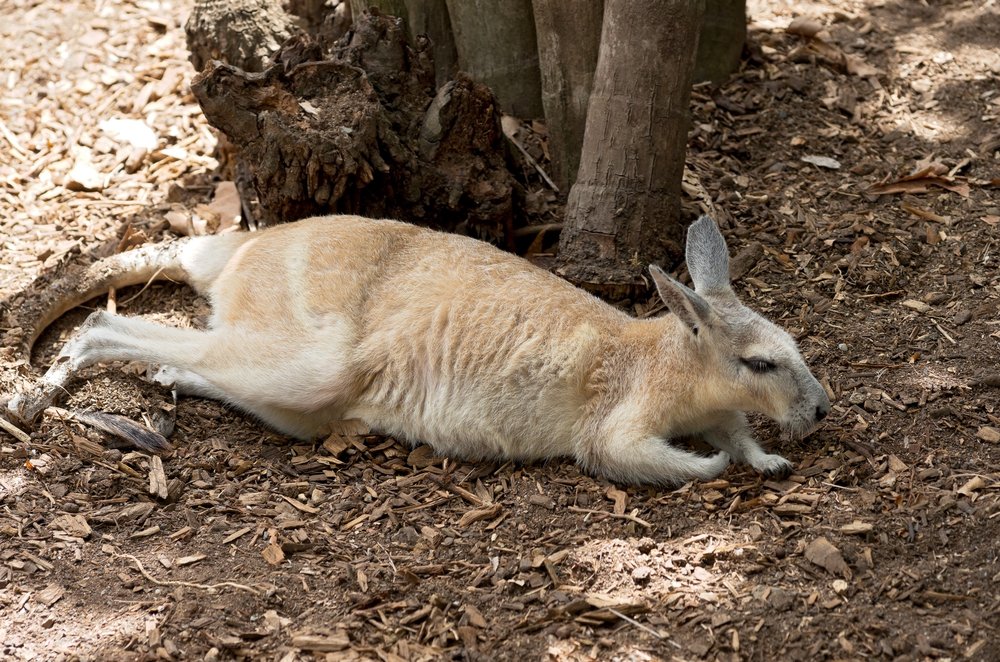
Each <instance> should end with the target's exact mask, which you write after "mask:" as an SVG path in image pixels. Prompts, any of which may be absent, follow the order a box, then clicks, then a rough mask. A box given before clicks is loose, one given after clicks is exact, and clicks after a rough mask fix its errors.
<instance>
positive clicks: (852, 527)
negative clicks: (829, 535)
mask: <svg viewBox="0 0 1000 662" xmlns="http://www.w3.org/2000/svg"><path fill="white" fill-rule="evenodd" d="M874 528H875V527H874V526H873V525H872V524H870V523H868V522H861V521H858V520H854V521H853V522H851V523H850V524H845V525H844V526H842V527H840V532H841V533H846V534H847V535H851V536H862V535H864V534H866V533H870V532H871V531H872V529H874Z"/></svg>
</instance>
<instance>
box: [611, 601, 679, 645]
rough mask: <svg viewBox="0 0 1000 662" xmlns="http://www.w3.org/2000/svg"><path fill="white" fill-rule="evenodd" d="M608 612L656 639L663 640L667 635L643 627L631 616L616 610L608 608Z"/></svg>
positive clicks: (645, 626) (646, 626)
mask: <svg viewBox="0 0 1000 662" xmlns="http://www.w3.org/2000/svg"><path fill="white" fill-rule="evenodd" d="M608 611H610V612H611V613H612V614H614V615H615V616H617V617H618V618H620V619H622V620H623V621H625V622H626V623H631V624H632V625H634V626H636V627H637V628H639V629H640V630H645V631H646V632H648V633H650V634H651V635H653V636H654V637H656V638H657V639H663V638H664V637H666V636H667V635H665V634H663V633H662V632H660V631H659V630H654V629H653V628H651V627H649V626H648V625H644V624H643V623H640V622H639V621H637V620H635V619H634V618H632V617H631V616H626V615H625V614H623V613H621V612H620V611H618V610H617V609H612V608H611V607H608Z"/></svg>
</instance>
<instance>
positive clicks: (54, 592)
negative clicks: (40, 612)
mask: <svg viewBox="0 0 1000 662" xmlns="http://www.w3.org/2000/svg"><path fill="white" fill-rule="evenodd" d="M65 593H66V589H64V588H63V587H62V586H59V585H58V584H49V585H48V586H46V587H45V588H43V589H42V590H41V591H39V592H38V593H37V594H35V600H36V601H38V602H40V603H42V604H43V605H45V606H46V607H51V606H52V605H54V604H55V603H57V602H59V601H60V600H61V599H62V597H63V595H64V594H65Z"/></svg>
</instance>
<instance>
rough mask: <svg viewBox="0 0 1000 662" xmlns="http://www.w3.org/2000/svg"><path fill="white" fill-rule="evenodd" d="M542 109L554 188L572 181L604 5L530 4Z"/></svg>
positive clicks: (557, 0) (590, 0)
mask: <svg viewBox="0 0 1000 662" xmlns="http://www.w3.org/2000/svg"><path fill="white" fill-rule="evenodd" d="M532 8H533V9H534V14H535V30H536V32H537V34H538V60H539V64H540V68H541V76H542V106H543V107H544V108H545V124H546V127H547V128H548V134H549V135H548V141H549V150H550V153H551V156H552V166H553V167H552V170H553V173H552V174H553V175H554V177H555V180H556V183H557V184H558V185H559V188H560V189H562V190H568V188H569V187H570V186H572V184H573V182H574V181H576V173H577V170H578V169H579V167H580V150H581V149H582V148H583V129H584V126H585V125H586V122H587V105H588V103H589V102H590V92H591V89H592V86H593V80H594V69H595V68H596V67H597V53H598V50H599V49H600V45H601V23H602V21H603V18H604V2H603V0H534V2H533V3H532Z"/></svg>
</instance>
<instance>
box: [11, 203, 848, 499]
mask: <svg viewBox="0 0 1000 662" xmlns="http://www.w3.org/2000/svg"><path fill="white" fill-rule="evenodd" d="M687 264H688V270H689V271H690V274H691V279H692V280H693V281H694V286H695V289H694V290H693V291H692V290H691V289H689V288H687V287H685V286H684V285H682V284H681V283H679V282H677V281H676V280H674V279H672V278H670V277H669V276H668V275H667V274H665V273H664V272H663V271H661V270H660V269H659V268H657V267H656V266H650V273H651V274H652V277H653V281H654V283H655V284H656V288H657V290H658V291H659V294H660V296H661V297H662V299H663V301H664V302H665V303H666V305H667V306H668V308H669V309H670V311H671V312H672V313H673V314H668V315H664V316H662V317H659V318H655V319H634V318H632V317H630V316H628V315H627V314H625V313H623V312H621V311H619V310H617V309H615V308H613V307H611V306H609V305H608V304H606V303H604V302H602V301H600V300H599V299H597V298H595V297H593V296H591V295H589V294H587V293H586V292H584V291H582V290H580V289H577V288H575V287H573V286H572V285H570V284H569V283H567V282H565V281H563V280H561V279H560V278H558V277H556V276H554V275H552V274H550V273H548V272H546V271H543V270H541V269H538V268H536V267H534V266H532V265H531V264H529V263H528V262H526V261H525V260H523V259H521V258H519V257H516V256H513V255H509V254H507V253H504V252H502V251H500V250H497V249H496V248H493V247H492V246H490V245H488V244H485V243H482V242H479V241H476V240H473V239H469V238H467V237H461V236H456V235H449V234H442V233H439V232H434V231H431V230H427V229H423V228H419V227H416V226H413V225H407V224H405V223H399V222H395V221H387V220H368V219H363V218H359V217H355V216H339V217H325V218H313V219H309V220H304V221H299V222H297V223H290V224H287V225H281V226H277V227H273V228H270V229H267V230H264V231H262V232H257V233H236V234H227V235H221V236H213V237H197V238H191V239H181V240H178V241H175V242H169V243H166V244H160V245H153V246H147V247H144V248H140V249H138V250H134V251H130V252H126V253H121V254H119V255H115V256H113V257H110V258H107V259H105V260H102V261H100V262H98V263H96V264H94V265H93V266H92V267H90V269H89V270H88V272H87V274H86V275H85V276H84V277H83V278H80V279H77V280H75V281H74V282H73V283H72V284H71V285H70V286H68V287H67V286H65V285H64V286H63V288H62V289H63V293H64V294H65V296H62V295H61V296H62V298H61V300H60V301H58V302H55V303H54V304H53V308H52V310H51V311H50V312H49V313H48V314H47V315H44V316H43V317H44V319H42V320H41V322H40V323H39V324H38V328H36V329H34V333H33V335H32V337H31V341H32V342H33V340H34V338H36V337H37V335H38V333H40V332H41V329H42V328H43V327H44V325H45V324H48V323H49V322H50V321H51V320H52V319H54V318H55V317H57V316H58V315H59V314H61V313H62V312H64V311H65V310H68V309H69V308H70V307H72V306H75V305H78V304H80V303H82V302H83V301H86V300H87V299H89V298H92V297H94V296H97V295H98V294H100V293H101V292H102V291H103V290H106V289H107V288H108V286H111V285H113V286H116V287H122V286H125V285H129V284H138V283H143V282H146V281H148V280H150V279H153V278H168V279H174V280H180V281H185V282H187V283H189V284H190V285H192V286H193V287H194V289H195V290H197V291H198V292H200V293H202V294H204V295H206V296H207V297H208V298H209V300H210V302H211V305H212V317H211V320H210V322H209V326H208V329H206V330H204V331H200V330H194V329H180V328H171V327H166V326H161V325H158V324H152V323H150V322H147V321H144V320H142V319H138V318H134V317H122V316H119V315H112V314H108V313H104V312H96V313H93V314H92V315H91V316H90V317H89V318H88V319H87V321H86V322H85V324H84V325H83V327H82V328H81V329H80V332H79V333H78V335H77V336H75V337H74V338H73V339H72V340H71V341H70V342H69V343H67V344H66V346H65V347H64V348H63V350H62V352H61V353H60V355H59V359H58V360H57V361H56V363H55V365H54V366H53V367H52V368H51V369H50V370H49V371H48V373H47V374H46V375H45V377H44V378H43V379H42V381H41V383H40V385H39V386H38V387H37V388H36V389H35V390H33V391H31V392H28V393H23V394H19V395H17V396H15V397H14V398H13V399H12V400H11V401H10V403H9V404H8V409H9V411H10V413H12V414H13V415H15V416H16V417H18V418H20V419H22V420H28V421H30V420H32V419H33V418H35V417H36V416H37V415H38V413H39V412H40V411H41V410H42V409H44V408H45V407H46V406H48V405H49V404H51V403H52V402H53V400H54V398H55V397H56V396H57V395H58V393H59V392H60V391H61V390H62V388H63V386H64V384H66V382H67V381H68V380H69V378H70V377H71V376H72V374H73V373H74V372H75V371H77V370H79V369H80V368H83V367H85V366H89V365H91V364H94V363H98V362H102V361H116V360H125V361H146V362H150V363H157V364H160V365H161V366H163V367H162V368H161V369H160V371H159V373H158V374H157V377H156V379H157V381H159V382H161V383H164V384H172V385H175V386H176V388H177V389H178V390H179V391H180V392H181V393H188V394H193V395H198V396H203V397H207V398H214V399H217V400H222V401H224V402H227V403H230V404H232V405H234V406H236V407H239V408H240V409H243V410H245V411H247V412H250V413H251V414H253V415H255V416H257V417H258V418H260V419H261V420H263V421H265V422H266V423H268V424H270V425H271V426H273V427H274V428H276V429H278V430H280V431H282V432H284V433H286V434H289V435H292V436H294V437H299V438H303V439H306V438H312V437H315V436H317V435H321V434H323V433H324V429H325V428H327V426H328V425H329V424H330V423H331V422H333V421H338V420H342V419H348V418H358V419H362V420H363V421H365V422H366V423H367V424H368V425H369V426H370V427H371V428H372V429H373V430H378V431H380V432H383V433H385V434H389V435H395V436H397V437H399V438H402V439H406V440H409V441H412V442H417V441H424V442H426V443H428V444H430V445H431V446H432V447H433V448H434V450H435V451H436V452H437V453H440V454H443V455H447V456H451V457H456V458H465V459H471V460H476V459H484V458H509V459H515V460H525V461H530V460H539V459H545V458H551V457H557V456H572V457H574V458H576V461H577V462H578V463H579V464H580V465H582V466H583V467H584V468H586V469H588V470H590V471H592V472H595V473H597V474H602V475H604V476H607V477H609V478H612V479H616V480H621V481H627V482H635V483H661V484H676V483H679V482H683V481H687V480H689V479H692V478H702V479H707V478H711V477H713V476H716V475H718V474H719V473H720V472H721V471H722V470H723V469H725V468H726V465H728V464H729V461H730V458H732V459H734V460H736V461H740V462H747V463H749V464H750V465H752V466H753V467H754V468H755V469H757V470H759V471H762V472H765V473H777V472H783V471H786V470H787V469H789V468H790V466H791V465H790V464H789V462H788V461H787V460H785V459H784V458H782V457H781V456H779V455H771V454H768V453H766V452H764V450H763V449H762V448H761V447H760V445H758V443H757V441H755V439H754V437H753V435H752V433H751V431H750V429H749V427H748V426H747V423H746V418H745V416H744V413H743V412H746V411H756V412H762V413H764V414H766V415H767V416H769V417H771V418H773V419H774V420H776V421H777V422H778V423H779V424H780V425H781V426H782V427H783V428H785V429H787V430H790V431H792V432H794V433H799V434H804V433H807V432H808V431H810V430H811V429H812V428H813V427H814V426H815V425H816V423H817V422H818V421H820V420H821V419H822V418H823V417H824V416H825V415H826V413H827V411H828V410H829V408H830V401H829V400H828V398H827V395H826V392H825V391H824V390H823V387H822V386H820V384H819V382H817V381H816V379H815V378H814V377H813V376H812V374H811V373H810V372H809V369H808V368H807V367H806V365H805V363H804V362H803V360H802V357H801V356H800V355H799V352H798V351H797V350H796V347H795V342H794V341H793V340H792V339H791V337H790V336H789V335H788V334H787V333H785V332H784V331H782V330H781V329H779V328H778V327H776V326H775V325H774V324H772V323H770V322H768V321H767V320H765V319H764V318H762V317H761V316H759V315H757V314H756V313H754V312H753V311H751V310H750V309H749V308H746V307H745V306H743V305H742V304H741V303H740V302H739V301H737V299H736V296H735V294H734V293H733V291H732V289H731V287H730V285H729V256H728V253H727V250H726V244H725V240H724V239H723V237H722V234H721V233H720V232H719V230H718V228H717V227H716V225H715V223H714V222H713V221H712V220H711V219H710V218H708V217H705V216H703V217H702V218H700V219H699V220H698V221H697V222H695V223H694V224H693V225H691V227H690V228H689V230H688V239H687ZM29 345H30V343H29ZM679 435H701V436H703V437H704V439H705V440H706V441H707V442H708V443H710V444H711V445H712V446H714V447H715V448H717V449H719V451H720V452H718V453H716V454H714V455H712V456H710V457H703V456H700V455H697V454H695V453H692V452H689V451H686V450H682V449H680V448H677V447H674V446H672V445H670V443H669V442H668V440H669V439H670V438H671V437H675V436H679Z"/></svg>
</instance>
